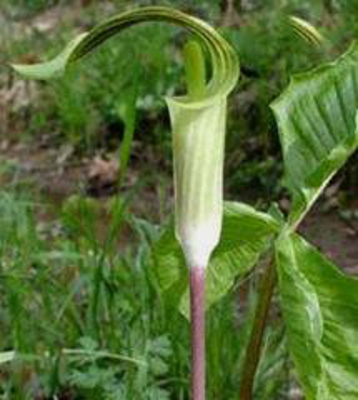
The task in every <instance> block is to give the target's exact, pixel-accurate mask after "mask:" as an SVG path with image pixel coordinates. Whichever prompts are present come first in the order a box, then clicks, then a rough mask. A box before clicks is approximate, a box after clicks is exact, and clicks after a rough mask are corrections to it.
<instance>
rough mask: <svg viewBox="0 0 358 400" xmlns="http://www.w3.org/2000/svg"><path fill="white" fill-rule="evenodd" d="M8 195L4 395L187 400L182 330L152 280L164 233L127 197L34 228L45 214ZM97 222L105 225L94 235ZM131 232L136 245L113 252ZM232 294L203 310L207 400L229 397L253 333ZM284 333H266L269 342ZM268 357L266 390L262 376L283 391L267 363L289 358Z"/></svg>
mask: <svg viewBox="0 0 358 400" xmlns="http://www.w3.org/2000/svg"><path fill="white" fill-rule="evenodd" d="M12 190H13V189H12ZM12 190H10V189H8V190H7V191H4V190H2V191H1V193H0V222H1V226H2V230H1V234H0V249H1V255H0V259H1V267H0V271H1V273H0V291H1V304H0V309H1V314H0V325H1V331H2V332H3V335H2V338H3V341H2V344H1V350H3V351H6V350H10V349H14V350H15V351H16V355H17V356H16V361H15V362H13V363H11V364H10V363H8V364H3V366H2V367H1V371H2V375H1V376H2V377H1V378H0V393H1V396H2V398H4V399H5V398H14V399H17V398H18V399H37V398H42V397H41V396H44V398H51V396H52V395H55V394H57V395H59V394H60V393H62V394H64V393H65V392H71V393H73V395H74V396H75V397H74V398H91V399H130V398H136V399H155V400H158V399H169V398H175V399H187V398H188V393H187V386H188V382H187V376H188V369H189V358H190V355H189V343H188V337H189V324H188V323H187V321H186V320H185V318H184V317H183V316H181V315H180V314H179V313H178V312H177V311H176V310H173V309H170V308H168V306H167V305H166V304H165V303H164V301H163V299H162V298H161V293H160V290H159V284H158V281H157V278H156V276H155V275H154V273H153V268H152V263H153V261H152V260H151V257H150V250H151V243H152V240H153V238H155V237H156V236H157V235H158V229H159V228H158V227H157V226H155V225H153V224H151V223H149V222H148V221H145V220H139V219H135V218H133V217H131V216H130V215H129V214H128V213H127V211H126V204H125V202H124V201H123V200H120V199H112V201H111V202H109V204H108V205H107V206H105V210H103V205H100V203H99V202H98V201H95V200H92V199H88V198H81V197H79V196H74V197H72V198H71V199H70V200H68V201H67V202H66V204H65V205H64V207H63V208H62V209H61V210H60V211H59V212H58V213H57V214H55V215H54V216H53V218H54V219H53V221H51V222H39V221H38V220H37V218H36V215H38V212H39V211H40V210H41V209H43V208H44V207H47V205H46V204H36V203H34V202H33V201H32V200H31V199H29V198H28V196H26V195H24V194H23V193H21V191H20V192H12ZM101 208H102V210H101ZM104 214H105V215H104ZM104 217H105V218H106V219H107V220H108V221H110V222H109V225H108V229H107V231H106V232H105V233H104V235H103V237H99V235H98V234H96V232H98V228H97V229H96V227H98V226H99V224H100V223H101V220H103V218H104ZM128 229H129V230H130V231H131V232H132V233H131V235H132V236H133V241H132V240H131V241H130V243H129V244H127V245H126V246H125V247H124V248H122V249H121V250H119V247H118V238H119V237H120V235H121V234H122V235H123V234H127V235H128V233H125V232H128ZM122 247H123V246H122ZM236 296H237V294H236V293H233V294H232V295H230V296H227V297H226V298H225V299H224V300H222V301H221V302H220V303H218V304H217V305H216V306H215V307H214V308H213V309H212V310H211V311H210V313H209V318H208V338H207V340H208V366H209V369H210V371H209V374H210V375H209V376H211V379H210V381H209V388H208V398H209V399H219V398H225V399H234V398H235V397H233V393H236V389H235V388H237V385H238V382H237V379H238V376H239V369H240V365H241V361H242V356H243V354H242V348H243V347H242V346H243V343H244V342H245V335H247V333H248V328H247V329H240V331H239V329H238V324H241V325H242V324H245V323H246V324H247V327H249V325H250V323H251V322H250V318H248V320H247V321H246V322H244V321H241V319H240V318H239V315H238V310H237V305H236V301H235V298H236ZM251 304H253V302H252V301H249V302H248V307H250V305H251ZM280 330H281V328H280V327H278V328H275V329H274V330H273V331H271V332H270V334H269V336H268V338H267V340H268V343H271V342H272V341H277V340H278V335H279V332H280ZM268 346H269V345H268ZM267 351H268V352H269V353H270V352H271V353H272V354H271V355H269V356H268V357H267V358H266V361H265V364H264V365H263V366H262V371H263V372H262V374H263V376H264V378H265V379H262V382H261V383H260V382H259V383H258V389H257V390H258V391H259V392H262V393H268V391H270V390H272V388H268V387H266V386H268V385H267V384H266V383H265V384H264V382H268V379H267V375H266V374H269V376H272V375H273V376H275V375H276V378H275V379H277V385H278V386H279V388H281V389H282V385H281V384H280V379H281V378H280V375H281V372H280V371H278V370H277V369H278V368H277V366H278V365H279V364H276V370H272V371H270V363H273V362H274V357H279V358H281V359H282V354H284V352H283V353H282V354H281V355H279V354H277V353H276V350H274V351H273V352H272V349H271V350H270V349H269V347H268V348H267ZM223 366H225V368H223ZM272 368H275V367H272ZM227 371H230V374H227ZM277 375H278V377H277ZM270 385H271V386H275V385H274V384H273V383H271V384H270ZM274 389H275V390H277V387H275V388H274ZM0 398H1V397H0ZM262 398H263V399H264V398H266V397H265V396H264V395H263V396H262Z"/></svg>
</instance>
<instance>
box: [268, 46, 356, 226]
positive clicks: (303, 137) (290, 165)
mask: <svg viewBox="0 0 358 400" xmlns="http://www.w3.org/2000/svg"><path fill="white" fill-rule="evenodd" d="M271 106H272V109H273V111H274V113H275V116H276V119H277V123H278V126H279V132H280V140H281V145H282V149H283V156H284V165H285V185H286V186H287V188H288V189H289V190H290V192H291V195H292V197H293V208H292V213H291V216H290V223H291V226H297V224H298V223H299V221H300V220H301V219H302V218H303V216H304V215H305V214H306V213H307V211H308V210H309V208H310V207H311V205H312V204H313V202H314V201H315V200H316V198H317V197H318V196H319V194H320V193H321V192H322V190H323V189H324V187H325V186H326V185H327V183H328V182H329V180H330V179H331V178H332V176H333V175H334V174H335V173H336V172H337V171H338V169H339V168H341V167H342V165H343V164H344V163H345V161H346V160H347V158H348V157H349V156H350V155H351V154H352V153H353V152H354V151H355V150H356V149H357V146H358V132H357V129H356V126H357V124H356V111H357V108H358V43H354V44H353V45H352V47H351V48H350V49H349V51H348V52H347V53H346V54H344V55H343V56H342V57H340V58H338V59H337V60H336V61H335V62H333V63H329V64H326V65H322V66H320V67H318V68H316V69H315V70H313V71H310V72H308V73H304V74H300V75H297V76H295V77H294V78H293V79H292V81H291V83H290V85H289V87H288V88H287V89H286V91H285V92H284V93H283V94H282V95H281V96H280V97H279V98H278V99H277V100H276V101H275V102H274V103H273V104H272V105H271Z"/></svg>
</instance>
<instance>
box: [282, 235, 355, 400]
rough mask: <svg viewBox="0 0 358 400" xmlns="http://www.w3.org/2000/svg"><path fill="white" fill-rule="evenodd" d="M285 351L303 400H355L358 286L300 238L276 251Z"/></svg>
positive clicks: (287, 240)
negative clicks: (295, 373) (291, 363)
mask: <svg viewBox="0 0 358 400" xmlns="http://www.w3.org/2000/svg"><path fill="white" fill-rule="evenodd" d="M276 260H277V268H278V276H279V289H280V296H281V306H282V309H283V314H284V318H285V323H286V326H287V336H288V343H289V348H290V351H291V353H292V355H293V359H294V363H295V367H296V370H297V372H298V375H299V379H300V382H301V384H302V387H303V389H304V393H305V396H306V397H305V398H306V399H307V400H333V399H334V400H353V399H357V398H358V386H357V379H358V318H357V315H358V280H357V279H355V278H352V277H348V276H346V275H345V274H344V273H342V272H341V271H340V270H338V268H337V267H336V266H335V265H334V264H333V263H332V262H331V261H329V260H328V259H327V258H325V257H324V256H323V255H322V254H320V252H319V251H318V250H316V249H315V248H314V247H313V246H311V245H310V244H308V243H307V242H306V241H305V240H304V239H303V238H302V237H300V236H298V235H296V234H292V235H287V236H283V237H281V238H280V240H279V241H278V242H277V245H276Z"/></svg>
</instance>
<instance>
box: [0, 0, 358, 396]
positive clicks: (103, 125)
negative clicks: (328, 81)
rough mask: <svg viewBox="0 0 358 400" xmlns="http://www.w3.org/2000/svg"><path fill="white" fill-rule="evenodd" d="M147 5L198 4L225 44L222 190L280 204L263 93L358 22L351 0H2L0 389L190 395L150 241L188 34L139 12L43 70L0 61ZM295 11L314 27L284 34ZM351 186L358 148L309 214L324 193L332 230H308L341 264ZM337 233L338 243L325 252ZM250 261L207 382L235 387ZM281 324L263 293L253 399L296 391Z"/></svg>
mask: <svg viewBox="0 0 358 400" xmlns="http://www.w3.org/2000/svg"><path fill="white" fill-rule="evenodd" d="M150 4H155V5H167V6H173V7H176V8H179V9H181V10H183V11H186V12H189V13H191V14H194V15H196V16H199V17H201V18H203V19H205V20H206V21H208V22H210V23H211V24H212V25H214V26H215V27H217V28H218V29H219V30H220V32H221V33H222V34H223V35H224V36H225V37H227V39H228V40H229V41H230V42H231V43H232V45H233V46H234V47H235V49H236V50H237V52H238V54H239V57H240V62H241V79H240V82H239V84H238V85H237V87H236V90H235V92H234V93H233V94H232V96H231V98H230V102H229V114H228V115H229V117H228V136H227V156H226V166H225V182H226V184H225V186H226V188H225V190H226V198H227V199H235V200H240V201H249V202H251V203H255V205H258V206H260V207H267V206H268V205H269V203H270V202H271V201H272V200H275V201H277V202H279V205H280V207H281V208H282V209H283V210H285V209H287V207H288V204H289V199H288V198H287V195H286V192H285V190H284V189H283V187H282V184H281V174H282V163H281V155H280V147H279V141H278V132H277V126H276V124H275V121H274V118H273V115H272V112H271V110H270V108H269V104H270V102H271V101H272V100H273V99H274V98H276V97H277V96H278V95H279V93H280V92H281V91H282V90H283V89H284V88H285V87H286V86H287V84H288V82H289V80H290V76H291V75H292V74H294V73H297V72H303V71H305V70H307V69H310V68H312V67H313V66H315V65H318V64H319V63H321V62H323V61H328V60H332V59H334V58H335V57H337V56H338V55H339V54H341V53H342V52H343V51H345V50H346V49H347V47H348V46H349V44H350V43H351V42H352V40H353V39H355V38H356V36H357V34H358V22H357V18H356V16H357V15H358V1H356V0H341V1H336V0H310V1H309V0H307V1H306V0H241V1H240V0H231V1H230V0H210V1H209V0H196V1H189V0H166V1H149V0H148V1H144V0H143V1H140V0H135V1H131V2H128V1H123V0H113V1H110V0H108V1H94V0H92V1H91V0H81V1H80V0H77V1H75V0H72V1H70V0H51V1H50V0H48V1H45V0H1V2H0V184H1V188H0V226H1V230H0V330H1V333H2V334H1V338H2V341H1V344H0V350H1V351H12V350H15V351H16V352H17V353H16V354H17V355H16V357H15V358H14V360H12V361H11V362H10V363H4V364H0V398H1V399H19V400H20V399H21V400H24V399H139V400H140V399H153V400H161V399H181V400H184V399H187V398H188V393H187V386H188V378H187V376H188V368H189V366H188V364H189V352H188V324H187V322H186V321H185V319H184V318H183V317H182V316H180V315H179V314H178V313H177V312H175V311H173V310H171V309H170V306H169V305H167V304H165V303H164V302H163V299H162V297H161V293H160V290H159V288H158V282H157V280H156V277H155V276H154V275H153V272H152V270H153V268H151V265H152V263H153V260H152V259H151V257H150V249H151V244H152V242H153V240H154V239H155V238H156V237H158V235H159V234H160V226H161V224H164V223H165V222H167V221H168V218H169V219H170V210H171V209H172V187H171V173H172V167H171V156H172V155H171V137H170V129H169V119H168V115H167V110H166V108H165V104H164V101H163V96H165V95H171V94H173V93H174V92H175V93H183V92H184V90H185V87H184V77H183V68H182V59H181V47H182V45H183V43H185V40H186V39H187V35H186V34H185V33H184V32H183V31H181V30H178V29H176V28H172V27H168V26H167V25H163V24H146V25H143V26H138V27H135V28H133V29H131V30H129V31H126V32H124V33H122V34H120V35H119V36H118V37H116V38H114V39H112V40H111V41H110V42H107V43H106V45H104V46H103V47H101V48H100V49H99V50H98V51H97V52H96V54H94V55H92V56H90V57H88V58H87V60H86V62H84V63H81V65H78V66H76V68H75V69H74V70H71V71H69V73H68V75H67V76H66V77H64V78H61V79H59V80H57V81H53V82H48V83H33V82H24V81H22V80H21V79H19V78H18V77H17V76H14V75H13V74H12V72H11V71H10V69H9V68H8V66H7V64H8V63H9V62H14V61H16V62H36V61H39V60H44V59H48V58H49V57H51V56H53V55H55V54H56V53H57V52H58V51H59V50H60V49H61V48H62V47H63V45H64V44H65V43H67V41H68V40H69V39H71V38H72V37H73V36H74V35H75V34H76V33H78V32H80V31H83V30H86V29H89V28H91V27H92V26H94V25H95V24H96V23H97V22H99V21H101V20H103V18H105V17H106V16H109V15H112V14H113V13H116V12H120V11H123V10H125V9H128V8H133V7H136V6H144V5H150ZM290 15H295V16H298V17H301V18H304V19H305V20H307V21H308V22H310V23H311V24H313V25H314V26H315V27H316V28H317V29H318V30H319V31H320V33H321V34H322V35H323V36H324V37H325V38H326V42H325V44H324V45H322V46H319V47H317V46H314V45H312V44H311V43H308V42H307V41H305V40H304V39H303V38H302V37H301V36H299V35H297V33H296V32H295V31H294V30H293V29H292V26H290V24H289V21H288V16H290ZM133 132H134V139H133V141H132V140H131V136H132V133H133ZM128 161H129V164H128V167H127V163H128ZM357 189H358V162H357V156H355V158H353V159H352V160H351V161H350V162H349V163H348V165H347V167H346V168H345V170H344V171H343V173H341V174H340V175H339V176H338V177H337V178H336V179H335V181H334V183H333V184H332V185H331V187H330V188H329V189H328V191H327V193H326V194H325V198H324V201H323V202H321V203H320V206H319V210H318V211H319V214H318V216H316V217H315V219H314V220H313V221H312V224H311V234H312V235H313V236H320V234H319V233H317V232H318V231H317V226H320V225H321V223H322V220H324V218H325V214H323V213H324V212H327V213H328V216H329V215H331V214H329V213H330V212H332V210H333V212H334V216H333V217H332V216H331V217H329V218H328V219H329V221H330V225H329V228H328V229H331V230H332V231H334V232H341V236H342V237H339V238H338V239H337V238H336V237H333V238H332V237H330V238H325V239H323V243H319V244H320V245H322V246H326V247H327V248H328V250H329V253H330V254H331V256H332V257H335V256H337V257H338V258H339V261H340V262H341V264H343V265H345V266H346V267H347V268H354V267H356V266H357V265H356V264H357V262H356V260H357V256H358V255H357V253H356V249H355V247H356V246H354V243H353V242H354V240H353V242H352V245H351V247H349V240H350V239H349V238H350V237H351V235H353V236H354V235H357V228H356V225H354V221H356V219H357V217H358V215H357V214H358V211H357V209H358V202H357V200H358V199H357V195H356V193H357ZM337 211H338V213H337ZM133 212H134V214H133ZM133 215H135V216H133ZM336 215H339V218H338V217H337V216H336ZM312 226H313V227H312ZM347 229H348V230H349V232H348V233H347ZM352 232H353V233H352ZM353 239H355V240H356V236H355V237H354V238H353ZM337 240H341V242H339V243H340V244H338V246H340V247H342V245H341V244H342V243H343V244H344V245H345V246H346V249H347V250H346V252H344V251H343V252H342V251H339V254H338V255H337V254H336V253H335V246H337V243H336V242H337ZM326 242H327V243H326ZM340 250H341V249H340ZM354 251H355V253H354ZM259 274H260V268H258V269H257V270H256V271H255V273H254V274H252V275H250V276H248V277H247V278H245V280H244V281H241V282H237V285H236V288H235V291H234V292H233V293H231V294H230V295H228V296H226V298H225V299H223V300H222V301H220V302H219V303H218V304H217V305H216V306H215V307H213V309H212V310H210V312H209V316H208V320H209V322H208V324H209V332H208V357H209V360H208V362H209V366H208V368H209V374H210V375H209V376H210V379H209V381H208V385H209V397H208V398H209V399H215V400H220V399H225V400H230V399H232V400H234V399H237V393H238V386H239V384H240V382H239V371H240V365H241V361H242V357H243V349H244V346H245V343H246V341H247V333H248V330H249V328H250V325H251V318H252V312H251V311H252V309H253V307H254V305H255V287H256V282H257V276H258V275H259ZM239 300H240V301H239ZM243 311H246V312H247V313H246V314H245V317H243ZM283 333H284V327H283V326H282V324H281V321H280V312H279V309H278V307H276V308H274V310H273V315H272V316H271V322H270V326H269V329H268V331H267V335H266V342H265V348H264V358H263V361H262V363H261V365H260V370H259V373H258V376H257V379H256V387H255V396H256V397H255V398H257V399H270V400H272V399H299V398H300V393H299V391H298V389H297V388H296V385H295V378H294V372H293V371H292V368H291V360H290V359H289V358H288V356H287V352H286V348H285V340H284V335H283Z"/></svg>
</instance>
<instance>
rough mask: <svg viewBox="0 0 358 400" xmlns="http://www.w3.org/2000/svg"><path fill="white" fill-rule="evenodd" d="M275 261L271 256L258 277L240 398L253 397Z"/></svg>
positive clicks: (274, 282)
mask: <svg viewBox="0 0 358 400" xmlns="http://www.w3.org/2000/svg"><path fill="white" fill-rule="evenodd" d="M276 280H277V276H276V268H275V261H274V259H273V258H272V259H271V260H270V262H269V263H268V265H267V267H266V270H265V273H264V275H263V276H262V278H261V279H260V283H259V285H260V289H259V290H260V291H259V299H258V304H257V308H256V312H255V317H254V323H253V327H252V331H251V335H250V340H249V343H248V346H247V348H246V349H247V350H246V356H245V360H244V364H243V369H242V380H241V385H240V397H239V398H240V400H252V399H253V393H252V392H253V386H254V380H255V374H256V370H257V367H258V364H259V361H260V353H261V346H262V340H263V337H264V333H265V328H266V323H267V317H268V312H269V309H270V304H271V300H272V296H273V292H274V289H275V285H276Z"/></svg>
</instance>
